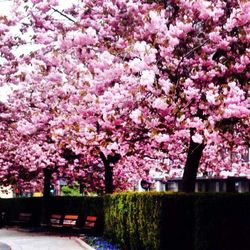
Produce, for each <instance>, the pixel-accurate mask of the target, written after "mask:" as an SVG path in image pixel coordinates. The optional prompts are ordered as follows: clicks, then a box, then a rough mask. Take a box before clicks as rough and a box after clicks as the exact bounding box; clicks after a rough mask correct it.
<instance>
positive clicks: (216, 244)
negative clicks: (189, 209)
mask: <svg viewBox="0 0 250 250" xmlns="http://www.w3.org/2000/svg"><path fill="white" fill-rule="evenodd" d="M195 218H196V220H195V222H196V226H195V246H196V248H195V250H217V249H218V250H236V249H237V250H249V249H250V194H249V193H248V194H240V195H239V194H224V195H210V196H209V197H206V196H205V197H201V198H200V199H198V200H197V202H196V206H195Z"/></svg>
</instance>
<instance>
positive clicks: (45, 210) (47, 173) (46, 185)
mask: <svg viewBox="0 0 250 250" xmlns="http://www.w3.org/2000/svg"><path fill="white" fill-rule="evenodd" d="M43 174H44V182H43V203H42V210H41V224H43V225H47V224H48V222H49V203H50V202H49V197H50V184H51V177H52V170H50V169H48V168H45V169H44V170H43Z"/></svg>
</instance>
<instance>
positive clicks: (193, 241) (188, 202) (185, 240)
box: [104, 192, 250, 250]
mask: <svg viewBox="0 0 250 250" xmlns="http://www.w3.org/2000/svg"><path fill="white" fill-rule="evenodd" d="M249 212H250V194H206V193H204V194H181V193H179V194H167V193H164V192H161V193H159V192H145V193H136V192H130V193H121V194H114V195H109V196H106V197H105V199H104V215H105V219H104V234H105V236H106V237H109V238H112V239H113V240H115V241H116V242H117V243H118V244H120V245H122V246H123V248H124V249H131V250H134V249H135V250H142V249H150V250H151V249H152V250H153V249H162V250H163V249H164V250H168V249H185V250H193V249H195V250H235V249H237V250H247V249H249V246H250V239H249V235H250V216H249V215H250V214H249Z"/></svg>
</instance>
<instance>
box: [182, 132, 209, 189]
mask: <svg viewBox="0 0 250 250" xmlns="http://www.w3.org/2000/svg"><path fill="white" fill-rule="evenodd" d="M193 135H194V129H191V130H190V144H189V149H188V156H187V160H186V164H185V168H184V173H183V178H182V187H181V191H182V192H186V193H191V192H194V191H195V182H196V176H197V172H198V168H199V164H200V159H201V156H202V152H203V149H204V148H205V145H204V144H199V143H195V142H194V141H193V140H192V136H193Z"/></svg>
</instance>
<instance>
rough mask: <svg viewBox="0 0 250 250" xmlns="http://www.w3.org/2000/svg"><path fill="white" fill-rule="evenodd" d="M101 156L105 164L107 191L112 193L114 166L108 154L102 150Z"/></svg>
mask: <svg viewBox="0 0 250 250" xmlns="http://www.w3.org/2000/svg"><path fill="white" fill-rule="evenodd" d="M100 157H101V159H102V162H103V164H104V169H105V174H104V177H105V193H106V194H112V193H113V167H112V166H111V165H110V163H111V162H110V161H109V160H108V158H106V156H105V155H104V154H103V153H102V152H100Z"/></svg>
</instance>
